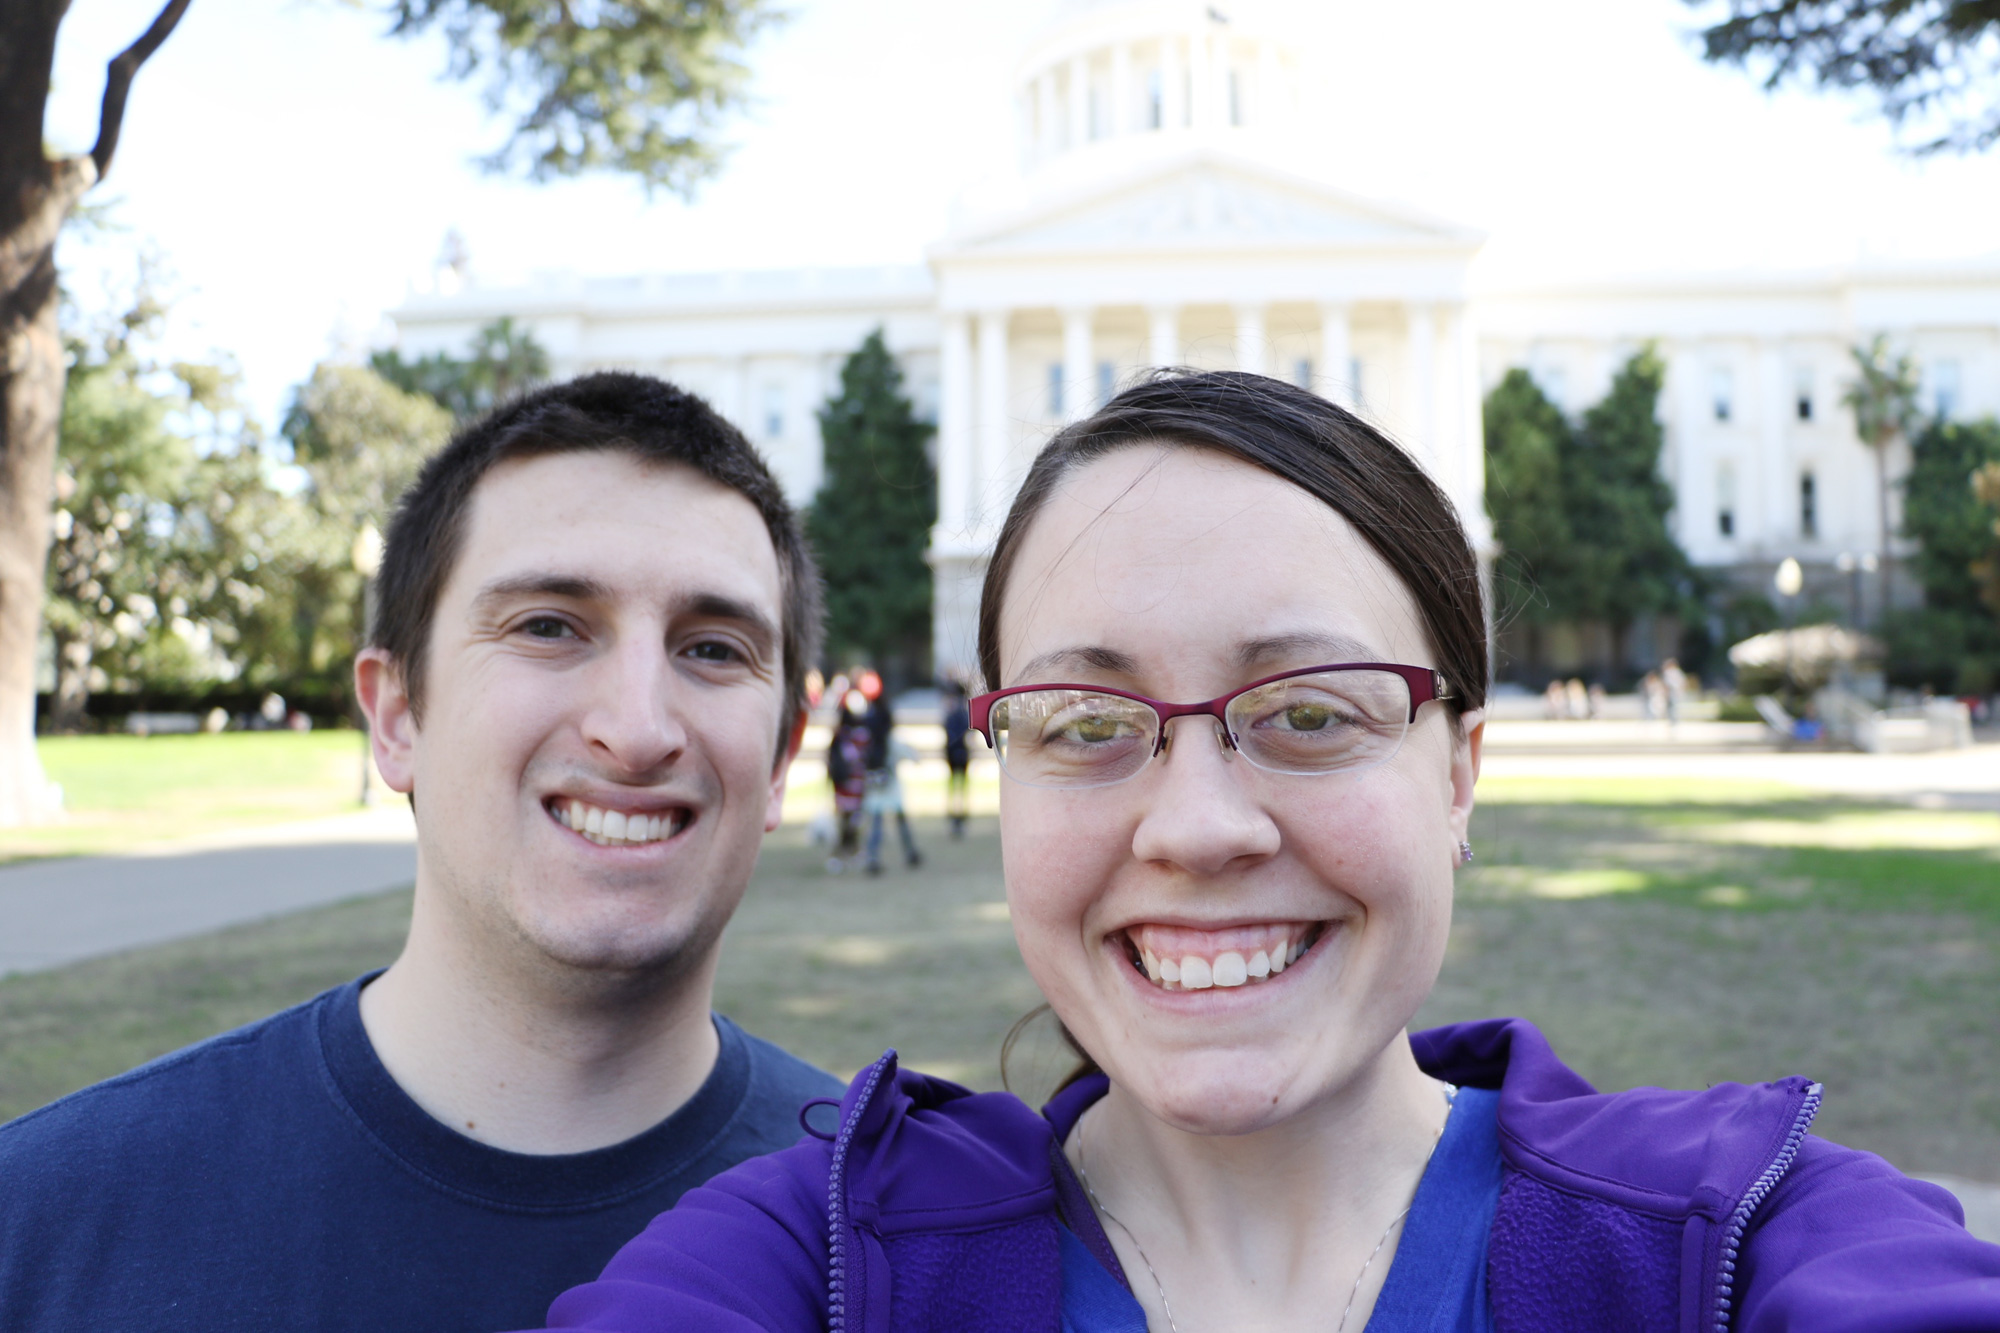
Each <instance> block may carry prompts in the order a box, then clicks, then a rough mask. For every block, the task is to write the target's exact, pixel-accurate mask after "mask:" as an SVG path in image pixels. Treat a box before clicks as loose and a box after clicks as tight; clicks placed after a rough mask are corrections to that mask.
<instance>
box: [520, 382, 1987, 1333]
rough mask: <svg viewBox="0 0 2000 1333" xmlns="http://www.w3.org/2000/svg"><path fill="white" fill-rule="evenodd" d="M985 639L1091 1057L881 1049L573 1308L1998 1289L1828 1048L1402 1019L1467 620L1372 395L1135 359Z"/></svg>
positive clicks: (1966, 1307) (1038, 975) (1838, 1294)
mask: <svg viewBox="0 0 2000 1333" xmlns="http://www.w3.org/2000/svg"><path fill="white" fill-rule="evenodd" d="M980 658H981V667H982V669H983V670H984V672H985V674H986V677H987V680H988V682H989V683H990V684H991V685H993V686H996V687H998V688H996V689H995V690H994V692H992V693H988V694H985V695H982V696H980V697H978V698H977V699H974V700H973V701H972V725H973V728H974V729H975V730H977V731H979V732H980V733H981V734H982V735H983V736H984V737H985V738H986V740H987V741H988V743H989V744H991V745H992V746H993V747H994V750H995V754H996V756H997V757H998V759H999V760H1000V764H1001V769H1002V772H1003V774H1004V775H1005V777H1006V779H1007V780H1006V781H1005V782H1003V784H1002V802H1001V832H1002V845H1003V852H1004V856H1005V863H1006V876H1007V894H1008V903H1009V907H1010V909H1011V912H1012V917H1013V921H1014V927H1015V933H1016V936H1017V939H1018V941H1019V944H1020V947H1021V954H1022V957H1023V959H1024V960H1025V961H1026V963H1027V965H1028V969H1029V971H1030V972H1031V973H1032V974H1033V976H1034V979H1035V981H1036V982H1037V983H1038V984H1039V985H1040V987H1041V989H1042V993H1043V994H1044V995H1045V996H1046V997H1047V999H1048V1001H1049V1004H1050V1005H1051V1006H1052V1007H1053V1009H1054V1010H1055V1013H1056V1015H1057V1016H1058V1017H1059V1018H1060V1020H1061V1021H1062V1023H1063V1025H1064V1028H1065V1030H1066V1031H1067V1033H1068V1034H1070V1035H1071V1037H1072V1038H1073V1040H1074V1042H1075V1044H1076V1045H1077V1047H1078V1049H1079V1050H1080V1051H1081V1052H1083V1053H1084V1054H1085V1058H1086V1061H1087V1069H1086V1072H1085V1073H1084V1074H1083V1075H1082V1076H1081V1077H1079V1078H1077V1079H1075V1080H1074V1081H1072V1082H1071V1083H1070V1084H1069V1085H1068V1086H1067V1087H1066V1088H1065V1089H1064V1090H1063V1091H1062V1092H1060V1093H1059V1094H1058V1095H1057V1096H1056V1098H1055V1099H1054V1101H1053V1102H1052V1103H1051V1104H1050V1105H1049V1107H1048V1108H1046V1111H1045V1113H1044V1115H1043V1116H1042V1117H1037V1116H1035V1115H1034V1114H1032V1113H1031V1112H1029V1111H1028V1110H1027V1109H1026V1108H1024V1107H1023V1106H1021V1104H1020V1103H1019V1102H1017V1101H1014V1100H1013V1099H1011V1098H1008V1097H1005V1096H1002V1095H996V1094H987V1095H973V1094H969V1093H967V1092H965V1091H964V1090H962V1089H959V1088H955V1087H953V1086H952V1085H950V1084H946V1083H942V1082H939V1081H937V1080H933V1079H929V1078H924V1077H921V1076H918V1075H913V1074H911V1073H908V1072H906V1071H900V1070H898V1069H897V1067H896V1062H895V1058H894V1056H893V1054H892V1055H889V1056H885V1057H884V1058H883V1060H882V1061H881V1062H879V1063H877V1064H876V1065H874V1066H873V1067H871V1068H869V1069H866V1070H864V1071H862V1073H861V1074H860V1076H858V1077H857V1078H856V1079H855V1081H854V1084H853V1086H852V1087H851V1089H850V1090H849V1092H848V1094H847V1097H846V1099H845V1101H844V1102H843V1104H842V1105H841V1107H840V1113H839V1117H838V1126H837V1128H834V1129H828V1130H824V1131H822V1132H823V1133H824V1134H825V1138H824V1139H823V1140H822V1141H807V1142H805V1143H802V1144H801V1145H800V1146H798V1147H796V1148H793V1149H790V1150H788V1151H786V1152H783V1153H779V1154H776V1155H774V1156H772V1157H769V1158H765V1159H762V1160H761V1161H757V1162H752V1163H747V1164H745V1165H744V1166H742V1167H739V1168H737V1169H736V1170H734V1171H731V1172H729V1173H727V1174H725V1175H723V1176H721V1177H718V1178H717V1179H716V1180H714V1181H712V1182H711V1183H710V1184H709V1185H708V1186H707V1187H705V1188H703V1189H698V1190H695V1191H693V1192H691V1193H690V1194H688V1195H687V1196H686V1197H685V1198H684V1199H683V1200H682V1202H681V1203H680V1205H679V1206H678V1207H677V1208H676V1209H675V1210H674V1211H672V1212H670V1213H667V1214H665V1215H663V1216H662V1217H660V1218H659V1219H657V1220H656V1221H655V1222H654V1223H653V1225H652V1226H651V1227H649V1228H648V1229H647V1231H646V1232H645V1233H644V1234H643V1235H641V1236H640V1237H639V1238H638V1239H637V1240H635V1241H634V1242H633V1243H632V1244H630V1245H629V1246H627V1247H626V1248H625V1250H623V1251H622V1252H621V1253H620V1254H619V1255H618V1256H617V1258H615V1259H614V1260H613V1261H612V1263H611V1264H610V1266H609V1267H608V1268H607V1269H606V1271H605V1273H604V1276H603V1278H602V1279H601V1280H600V1281H598V1282H596V1283H593V1284H590V1285H587V1286H584V1287H580V1288H578V1289H576V1290H574V1291H571V1292H569V1293H567V1294H566V1295H564V1296H563V1297H562V1298H561V1299H559V1300H558V1301H557V1302H556V1303H555V1306H554V1307H553V1309H552V1311H551V1316H552V1318H553V1319H554V1320H555V1322H556V1323H557V1324H558V1325H560V1326H564V1327H589V1328H605V1329H626V1330H640V1329H668V1328H676V1329H678V1328H700V1329H746V1330H747V1329H784V1330H791V1329H798V1330H805V1329H817V1328H822V1327H831V1328H834V1329H867V1330H887V1329H896V1330H912V1329H925V1330H928V1329H940V1330H942V1329H953V1330H959V1329H1050V1330H1053V1329H1057V1328H1059V1327H1060V1328H1063V1329H1066V1330H1075V1331H1076V1333H1102V1331H1104V1330H1114V1329H1115V1330H1123V1331H1125V1333H1136V1331H1137V1330H1143V1329H1148V1328H1150V1329H1151V1330H1153V1331H1154V1333H1165V1331H1167V1330H1175V1331H1177V1333H1178V1331H1185V1333H1200V1331H1205V1330H1222V1329H1229V1330H1239V1329H1251V1328H1256V1329H1314V1330H1320V1329H1325V1330H1339V1329H1346V1330H1354V1331H1356V1333H1358V1331H1359V1330H1361V1329H1362V1328H1364V1327H1366V1328H1369V1329H1372V1330H1375V1331H1376V1333H1381V1331H1382V1330H1385V1329H1387V1330H1417V1329H1422V1330H1477V1329H1498V1330H1510V1329H1532V1330H1537V1331H1538V1333H1548V1331H1550V1330H1620V1331H1621V1333H1623V1331H1625V1330H1655V1329H1657V1330H1662V1331H1663V1333H1664V1331H1667V1330H1675V1331H1678V1330H1694V1329H1699V1330H1704V1331H1706V1330H1720V1329H1725V1328H1736V1329H1771V1330H1776V1329H1781V1328H1782V1329H1815V1330H1849V1329H1852V1330H1860V1329H1870V1330H1879V1329H1891V1328H1893V1329H1899V1330H1916V1329H1947V1328H1949V1329H1964V1328H2000V1248H1995V1247H1992V1246H1987V1245H1983V1244H1981V1243H1980V1242H1978V1241H1976V1240H1974V1239H1973V1238H1972V1237H1970V1236H1969V1235H1968V1234H1967V1233H1966V1232H1965V1231H1964V1230H1963V1228H1962V1227H1961V1226H1960V1225H1959V1221H1960V1219H1959V1214H1958V1211H1957V1207H1956V1204H1955V1202H1954V1201H1953V1200H1952V1199H1951V1198H1950V1196H1948V1195H1947V1194H1945V1193H1944V1192H1943V1191H1941V1190H1939V1189H1936V1188H1934V1187H1932V1186H1929V1185H1925V1184H1920V1183H1917V1182H1914V1181H1910V1180H1907V1179H1905V1178H1903V1177H1902V1176H1900V1175H1898V1174H1897V1173H1896V1172H1895V1171H1894V1170H1892V1169H1891V1168H1890V1167H1889V1166H1887V1165H1886V1164H1885V1163H1883V1162H1882V1161H1880V1160H1879V1159H1877V1158H1874V1157H1871V1156H1868V1155H1867V1154H1863V1153H1858V1152H1852V1151H1849V1150H1847V1149H1843V1148H1839V1147H1836V1146H1834V1145H1832V1144H1829V1143H1825V1142H1823V1141H1821V1140H1817V1139H1812V1138H1809V1137H1807V1134H1806V1130H1807V1127H1808V1126H1809V1124H1810V1123H1811V1120H1812V1116H1813V1113H1814V1111H1815V1110H1816V1108H1817V1106H1818V1102H1819V1096H1820V1090H1819V1088H1818V1086H1817V1085H1814V1084H1811V1083H1809V1082H1807V1081H1806V1080H1804V1079H1797V1078H1794V1079H1787V1080H1785V1081H1783V1082H1779V1083H1772V1084H1763V1085H1758V1086H1754V1087H1745V1086H1739V1085H1724V1086H1721V1087H1716V1088H1711V1089H1709V1090H1707V1091H1705V1092H1696V1093H1682V1092H1667V1091H1661V1090H1657V1089H1642V1090H1637V1091H1633V1092H1629V1093H1622V1094H1615V1095H1600V1094H1598V1093H1595V1092H1594V1091H1593V1090H1592V1089H1591V1088H1590V1087H1589V1086H1588V1085H1587V1084H1586V1083H1584V1081H1583V1080H1582V1079H1580V1078H1578V1077H1577V1076H1576V1075H1575V1074H1573V1073H1571V1072H1570V1071H1569V1070H1567V1069H1565V1068H1564V1067H1563V1066H1562V1065H1561V1064H1560V1063H1559V1062H1558V1061H1557V1060H1556V1059H1555V1057H1554V1056H1553V1054H1552V1053H1551V1052H1550V1051H1549V1049H1548V1046H1547V1044H1546V1043H1545V1042H1544V1041H1543V1040H1542V1038H1541V1036H1540V1035H1539V1034H1538V1033H1537V1032H1536V1031H1535V1030H1534V1028H1532V1027H1531V1026H1529V1025H1528V1024H1526V1023H1523V1022H1519V1021H1517V1020H1493V1021H1488V1022H1483V1023H1473V1024H1466V1025H1459V1026H1454V1027H1449V1028H1442V1029H1436V1030H1433V1031H1429V1032H1423V1033H1418V1034H1416V1035H1415V1036H1410V1035H1407V1034H1406V1030H1405V1029H1406V1025H1407V1024H1408V1022H1409V1020H1410V1019H1411V1017H1412V1016H1413V1015H1414V1014H1415V1013H1416V1012H1417V1009H1418V1007H1419V1006H1420V1005H1421V1004H1422V1002H1423V1000H1424V998H1425V996H1426V995H1427V994H1428V992H1429V990H1430V988H1431V985H1432V983H1433V982H1434V981H1435V979H1436V977H1437V974H1438V970H1439V967H1440V965H1441V963H1442V960H1443V956H1444V948H1445V941H1446V934H1447V930H1448V927H1449V923H1450V917H1451V900H1452V876H1453V871H1454V868H1455V867H1456V866H1458V865H1461V864H1463V863H1464V862H1465V861H1466V860H1468V859H1470V857H1471V855H1472V849H1471V847H1470V846H1469V845H1468V843H1467V833H1466V828H1467V821H1468V818H1469V817H1470V815H1471V812H1472V804H1473V789H1474V784H1475V782H1476V780H1477V778H1478V773H1479V750H1480V737H1481V721H1482V719H1483V716H1484V714H1483V711H1482V710H1483V705H1484V702H1485V695H1486V643H1485V634H1484V625H1483V616H1482V609H1481V606H1480V600H1479V579H1478V568H1477V565H1476V562H1475V559H1474V556H1473V554H1472V551H1471V549H1470V547H1469V546H1468V544H1467V541H1466V538H1465V536H1464V534H1463V531H1462V530H1461V528H1460V526H1459V524H1458V521H1457V519H1456V516H1455V515H1454V514H1453V513H1452V510H1451V507H1450V504H1449V502H1448V501H1447V500H1446V499H1445V497H1444V496H1443V494H1442V493H1441V492H1440V491H1439V490H1438V488H1437V487H1436V486H1435V485H1434V484H1433V483H1432V482H1431V481H1430V480H1429V479H1428V478H1427V477H1426V476H1425V475H1424V474H1423V472H1422V471H1421V470H1420V469H1419V468H1418V467H1417V466H1416V465H1415V464H1414V463H1412V462H1411V461H1410V459H1409V458H1408V456H1407V455H1405V454H1404V453H1403V452H1402V451H1401V450H1399V449H1398V448H1396V447H1395V446H1394V445H1393V444H1391V443H1390V442H1389V441H1388V440H1386V439H1385V438H1383V437H1382V436H1381V435H1380V434H1379V433H1377V432H1375V431H1374V430H1372V429H1371V428H1370V427H1368V426H1367V425H1366V424H1364V423H1362V422H1360V421H1358V420H1357V419H1355V418H1354V417H1352V416H1350V415H1348V414H1347V413H1345V412H1343V411H1341V410H1340V409H1339V408H1337V407H1335V406H1333V405H1331V404H1329V403H1326V402H1324V401H1322V400H1321V399H1319V398H1316V397H1314V396H1313V395H1311V394H1309V393H1306V392H1304V391H1302V390H1298V389H1294V388H1291V387H1289V386H1286V385H1284V384H1281V383H1279V382H1277V381H1273V380H1269V379H1264V378H1261V377H1256V376H1251V375H1242V374H1205V375H1184V376H1173V377H1166V378H1161V379H1157V380H1155V381H1153V382H1150V383H1147V384H1143V385H1141V386H1138V387H1136V388H1134V389H1131V390H1129V391H1127V392H1126V393H1124V394H1121V395H1119V396H1118V397H1117V398H1116V399H1114V400H1113V401H1112V402H1111V403H1110V404H1109V405H1107V406H1106V407H1105V408H1104V409H1103V410H1102V411H1101V412H1099V413H1098V414H1097V415H1096V416H1095V417H1092V418H1091V419H1089V420H1087V421H1084V422H1081V423H1079V424H1078V425H1075V426H1073V427H1070V428H1069V429H1067V430H1065V431H1063V432H1062V433H1061V434H1059V435H1058V436H1057V437H1056V438H1055V439H1054V440H1053V441H1051V442H1050V444H1049V445H1048V447H1047V448H1046V449H1045V450H1044V451H1043V452H1042V454H1041V456H1040V457H1039V458H1038V459H1037V460H1036V462H1035V465H1034V467H1033V468H1032V469H1031V471H1030V472H1029V474H1028V477H1027V479H1026V481H1025V482H1024V484H1023V486H1022V488H1021V491H1020V494H1019V496H1018V497H1017V498H1016V500H1015V503H1014V507H1013V510H1012V512H1011V513H1010V514H1009V516H1008V518H1007V522H1006V524H1005V526H1004V528H1003V529H1002V532H1001V535H1000V537H999V540H998V543H997V545H996V547H995V549H994V553H993V556H992V560H991V563H990V566H989V569H988V572H987V578H986V587H985V594H984V600H983V602H982V605H981V609H980ZM1161 701H1167V702H1161ZM828 1118H829V1119H830V1118H831V1117H830V1116H829V1117H828Z"/></svg>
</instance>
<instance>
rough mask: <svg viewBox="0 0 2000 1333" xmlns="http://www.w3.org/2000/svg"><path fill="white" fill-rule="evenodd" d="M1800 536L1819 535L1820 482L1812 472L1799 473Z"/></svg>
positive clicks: (1811, 537) (1810, 537) (1811, 536)
mask: <svg viewBox="0 0 2000 1333" xmlns="http://www.w3.org/2000/svg"><path fill="white" fill-rule="evenodd" d="M1799 536H1801V537H1804V538H1806V539H1807V540H1808V541H1810V540H1812V539H1813V538H1815V537H1817V536H1819V482H1818V481H1817V479H1815V478H1814V476H1813V474H1812V473H1811V472H1801V473H1800V474H1799Z"/></svg>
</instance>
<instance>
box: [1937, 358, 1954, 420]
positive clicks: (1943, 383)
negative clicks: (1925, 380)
mask: <svg viewBox="0 0 2000 1333" xmlns="http://www.w3.org/2000/svg"><path fill="white" fill-rule="evenodd" d="M1931 410H1932V411H1933V412H1935V413H1937V415H1938V419H1939V420H1940V421H1949V420H1951V418H1952V415H1953V414H1954V413H1956V412H1957V411H1958V362H1956V361H1938V362H1934V363H1933V364H1932V366H1931Z"/></svg>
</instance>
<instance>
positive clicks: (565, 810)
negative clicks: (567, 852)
mask: <svg viewBox="0 0 2000 1333" xmlns="http://www.w3.org/2000/svg"><path fill="white" fill-rule="evenodd" d="M551 813H553V814H554V815H555V817H556V822H557V823H559V824H562V825H563V826H564V827H565V828H572V829H575V830H576V831H577V832H578V833H581V834H582V835H583V836H584V837H586V838H588V839H590V840H591V841H592V842H594V843H596V844H597V845H598V846H600V847H637V846H640V845H641V844H644V843H648V842H659V841H660V840H662V839H664V838H671V837H673V836H674V834H676V833H679V832H680V831H681V830H682V829H683V828H686V827H687V820H688V816H687V812H686V811H685V810H670V811H667V812H665V813H663V814H657V815H642V814H628V813H626V812H625V811H623V810H607V809H605V808H604V807H602V806H596V805H586V804H585V803H584V802H582V801H577V800H570V801H558V802H557V803H556V804H555V805H554V806H552V807H551Z"/></svg>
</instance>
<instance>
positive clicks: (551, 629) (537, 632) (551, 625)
mask: <svg viewBox="0 0 2000 1333" xmlns="http://www.w3.org/2000/svg"><path fill="white" fill-rule="evenodd" d="M521 629H522V630H523V631H524V632H526V634H527V635H528V637H529V638H531V639H560V638H562V637H563V636H564V635H565V634H568V633H569V632H570V629H569V624H568V622H566V621H563V620H560V619H558V618H556V617H555V616H536V617H535V618H534V619H533V620H530V621H528V622H527V623H525V624H524V625H522V626H521Z"/></svg>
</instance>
